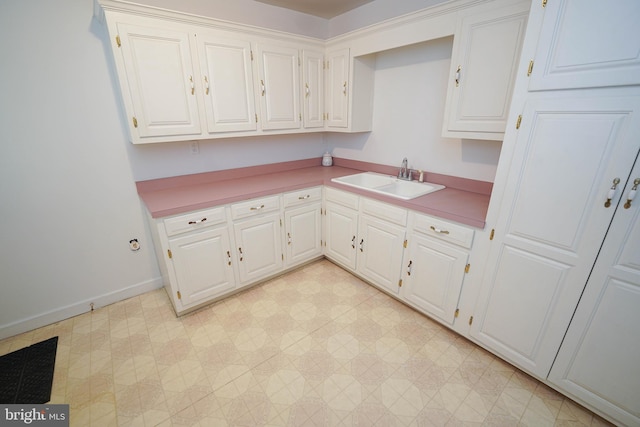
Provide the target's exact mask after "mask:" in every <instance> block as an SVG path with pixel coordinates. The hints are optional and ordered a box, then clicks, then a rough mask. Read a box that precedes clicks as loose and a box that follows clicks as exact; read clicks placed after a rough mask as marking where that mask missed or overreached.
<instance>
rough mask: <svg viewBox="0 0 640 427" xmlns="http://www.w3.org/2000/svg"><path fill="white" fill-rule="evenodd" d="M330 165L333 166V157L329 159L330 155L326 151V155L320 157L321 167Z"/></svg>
mask: <svg viewBox="0 0 640 427" xmlns="http://www.w3.org/2000/svg"><path fill="white" fill-rule="evenodd" d="M331 165H333V157H331V154H329V152H328V151H327V152H326V153H324V156H322V166H331Z"/></svg>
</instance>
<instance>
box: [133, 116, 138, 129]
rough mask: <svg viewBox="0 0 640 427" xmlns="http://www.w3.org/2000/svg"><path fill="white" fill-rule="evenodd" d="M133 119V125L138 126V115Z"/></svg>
mask: <svg viewBox="0 0 640 427" xmlns="http://www.w3.org/2000/svg"><path fill="white" fill-rule="evenodd" d="M132 121H133V127H134V128H137V127H138V119H136V116H133V119H132Z"/></svg>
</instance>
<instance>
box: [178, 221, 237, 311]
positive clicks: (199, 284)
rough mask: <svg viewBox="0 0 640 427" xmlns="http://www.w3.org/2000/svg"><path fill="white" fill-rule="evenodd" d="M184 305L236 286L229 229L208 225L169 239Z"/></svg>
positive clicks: (216, 294)
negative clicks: (205, 227) (208, 226)
mask: <svg viewBox="0 0 640 427" xmlns="http://www.w3.org/2000/svg"><path fill="white" fill-rule="evenodd" d="M169 247H170V248H171V261H172V262H173V266H174V270H175V273H176V279H177V281H178V289H179V290H180V302H181V304H182V306H183V308H186V307H187V306H191V305H195V304H197V303H201V302H205V301H206V300H208V299H211V298H214V297H216V296H218V295H222V294H223V293H225V292H228V291H230V290H232V289H234V288H235V286H236V282H235V278H234V272H233V266H232V261H231V250H233V248H232V247H231V245H230V243H229V231H228V229H227V228H226V227H222V228H215V229H207V230H204V231H202V232H197V233H192V234H188V235H185V236H183V237H178V238H175V239H171V240H169Z"/></svg>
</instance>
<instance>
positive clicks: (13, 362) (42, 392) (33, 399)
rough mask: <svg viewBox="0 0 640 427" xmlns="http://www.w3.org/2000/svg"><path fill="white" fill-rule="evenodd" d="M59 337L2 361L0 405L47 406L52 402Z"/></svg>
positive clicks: (25, 349)
mask: <svg viewBox="0 0 640 427" xmlns="http://www.w3.org/2000/svg"><path fill="white" fill-rule="evenodd" d="M57 349H58V337H53V338H49V339H48V340H46V341H42V342H39V343H37V344H32V345H30V346H29V347H25V348H23V349H21V350H17V351H14V352H13V353H9V354H6V355H4V356H2V357H0V403H33V404H42V403H47V402H49V400H50V399H51V387H52V385H53V368H54V366H55V363H56V350H57Z"/></svg>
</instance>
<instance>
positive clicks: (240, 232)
mask: <svg viewBox="0 0 640 427" xmlns="http://www.w3.org/2000/svg"><path fill="white" fill-rule="evenodd" d="M277 197H278V196H275V197H271V198H269V199H260V200H254V201H250V202H244V203H242V204H238V205H233V206H232V207H231V209H232V211H234V215H236V216H237V215H241V216H245V212H247V213H246V215H247V216H250V218H248V219H244V220H242V221H237V220H236V221H234V224H233V231H234V235H235V240H236V247H237V252H236V256H237V257H238V272H239V274H240V282H241V283H242V284H248V283H251V282H254V281H256V280H258V279H261V278H264V277H266V276H269V275H271V274H274V273H277V272H278V271H280V270H282V267H283V265H284V254H283V251H282V239H281V225H280V224H281V217H280V210H279V206H278V204H277V200H278V198H277ZM274 201H275V205H272V204H271V203H274ZM270 202H271V203H270ZM269 209H273V210H274V212H272V213H264V214H262V213H260V212H262V211H263V210H269ZM254 215H255V216H254Z"/></svg>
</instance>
